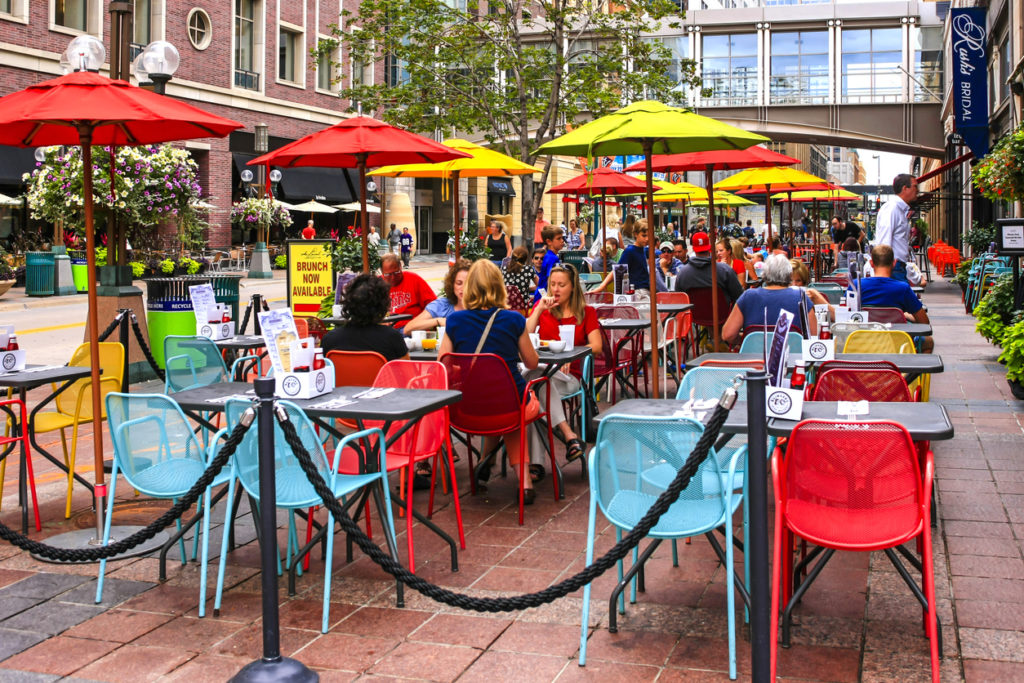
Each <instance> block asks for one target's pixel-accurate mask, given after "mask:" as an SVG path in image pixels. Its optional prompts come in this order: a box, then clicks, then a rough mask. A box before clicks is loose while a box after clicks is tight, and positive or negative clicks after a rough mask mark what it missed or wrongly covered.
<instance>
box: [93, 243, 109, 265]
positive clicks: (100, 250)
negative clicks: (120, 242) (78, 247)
mask: <svg viewBox="0 0 1024 683" xmlns="http://www.w3.org/2000/svg"><path fill="white" fill-rule="evenodd" d="M106 263H107V248H106V247H96V265H98V266H102V265H106Z"/></svg>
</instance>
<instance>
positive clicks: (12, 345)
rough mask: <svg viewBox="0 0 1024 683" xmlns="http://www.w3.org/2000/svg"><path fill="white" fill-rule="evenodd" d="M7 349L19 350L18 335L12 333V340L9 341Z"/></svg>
mask: <svg viewBox="0 0 1024 683" xmlns="http://www.w3.org/2000/svg"><path fill="white" fill-rule="evenodd" d="M7 350H8V351H17V350H18V335H16V334H12V335H11V338H10V340H9V341H8V342H7Z"/></svg>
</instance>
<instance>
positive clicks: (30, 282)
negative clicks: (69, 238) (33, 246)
mask: <svg viewBox="0 0 1024 683" xmlns="http://www.w3.org/2000/svg"><path fill="white" fill-rule="evenodd" d="M53 269H54V260H53V252H51V251H30V252H28V253H27V254H26V255H25V294H26V295H28V296H53Z"/></svg>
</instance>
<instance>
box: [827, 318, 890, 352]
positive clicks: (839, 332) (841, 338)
mask: <svg viewBox="0 0 1024 683" xmlns="http://www.w3.org/2000/svg"><path fill="white" fill-rule="evenodd" d="M884 329H886V327H885V325H884V324H882V323H833V325H832V336H833V337H834V338H835V340H836V349H837V350H839V351H841V350H842V349H843V347H844V346H846V340H847V339H849V338H850V335H851V334H852V333H853V332H855V331H857V330H884Z"/></svg>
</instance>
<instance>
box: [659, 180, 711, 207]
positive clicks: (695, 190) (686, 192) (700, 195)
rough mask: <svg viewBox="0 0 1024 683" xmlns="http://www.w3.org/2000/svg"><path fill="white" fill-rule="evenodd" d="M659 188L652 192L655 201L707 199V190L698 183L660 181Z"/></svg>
mask: <svg viewBox="0 0 1024 683" xmlns="http://www.w3.org/2000/svg"><path fill="white" fill-rule="evenodd" d="M661 186H662V187H661V189H660V190H658V191H657V192H655V193H654V201H656V202H674V201H679V200H682V201H688V202H693V201H696V200H704V201H705V202H706V201H707V200H708V191H707V190H705V189H704V188H703V187H700V186H698V185H693V184H691V183H687V182H685V181H684V182H680V183H661Z"/></svg>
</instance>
